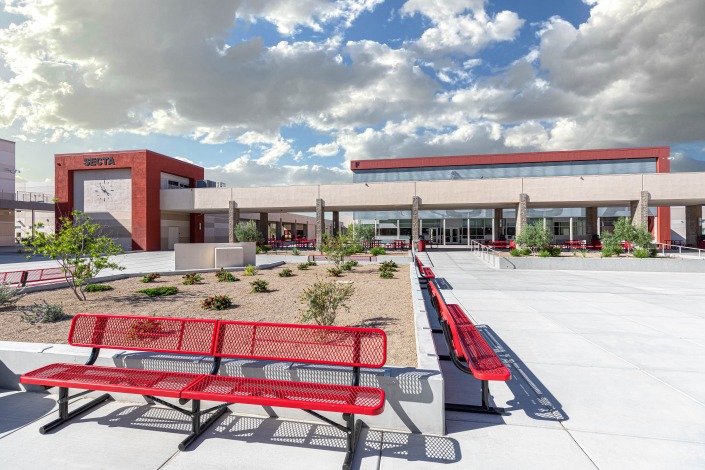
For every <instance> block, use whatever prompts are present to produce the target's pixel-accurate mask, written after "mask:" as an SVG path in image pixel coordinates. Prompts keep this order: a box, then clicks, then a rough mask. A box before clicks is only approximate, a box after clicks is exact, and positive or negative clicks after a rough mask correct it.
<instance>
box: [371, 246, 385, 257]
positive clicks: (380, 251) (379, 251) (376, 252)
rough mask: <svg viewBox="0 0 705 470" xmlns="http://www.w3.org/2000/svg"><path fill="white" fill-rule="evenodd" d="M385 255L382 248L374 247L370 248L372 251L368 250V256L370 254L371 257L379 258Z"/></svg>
mask: <svg viewBox="0 0 705 470" xmlns="http://www.w3.org/2000/svg"><path fill="white" fill-rule="evenodd" d="M386 253H387V252H386V251H384V248H382V247H381V246H375V247H374V248H372V249H371V250H370V254H371V255H372V256H381V255H384V254H386Z"/></svg>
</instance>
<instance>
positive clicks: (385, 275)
mask: <svg viewBox="0 0 705 470" xmlns="http://www.w3.org/2000/svg"><path fill="white" fill-rule="evenodd" d="M379 277H381V278H382V279H393V278H394V271H390V270H389V269H385V270H382V271H380V273H379Z"/></svg>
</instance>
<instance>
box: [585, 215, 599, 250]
mask: <svg viewBox="0 0 705 470" xmlns="http://www.w3.org/2000/svg"><path fill="white" fill-rule="evenodd" d="M599 233H600V231H599V227H598V223H597V207H586V208H585V236H586V238H587V241H588V243H590V240H592V239H593V238H594V237H596V236H597V235H598V234H599Z"/></svg>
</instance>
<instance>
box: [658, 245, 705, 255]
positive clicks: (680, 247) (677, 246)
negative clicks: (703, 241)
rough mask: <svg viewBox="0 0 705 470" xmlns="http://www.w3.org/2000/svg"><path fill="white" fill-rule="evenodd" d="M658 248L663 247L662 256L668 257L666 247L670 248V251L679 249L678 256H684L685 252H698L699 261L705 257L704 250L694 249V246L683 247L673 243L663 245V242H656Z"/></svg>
mask: <svg viewBox="0 0 705 470" xmlns="http://www.w3.org/2000/svg"><path fill="white" fill-rule="evenodd" d="M656 245H657V246H660V247H661V254H662V255H664V256H665V255H666V249H667V248H666V247H669V248H668V249H669V250H675V249H678V254H679V255H683V250H694V251H697V252H698V259H701V258H702V257H705V250H703V249H702V248H693V247H692V246H683V245H673V244H671V243H661V242H656Z"/></svg>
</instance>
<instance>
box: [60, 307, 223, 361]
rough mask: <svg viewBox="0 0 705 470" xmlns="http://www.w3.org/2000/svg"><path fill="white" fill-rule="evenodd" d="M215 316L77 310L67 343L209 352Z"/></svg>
mask: <svg viewBox="0 0 705 470" xmlns="http://www.w3.org/2000/svg"><path fill="white" fill-rule="evenodd" d="M217 324H218V322H217V321H216V320H197V319H185V318H157V317H147V316H126V315H97V314H86V313H79V314H78V315H76V316H75V317H73V321H72V322H71V329H70V330H69V344H71V345H73V346H86V347H90V348H113V349H127V350H137V351H152V352H165V353H176V354H194V355H212V354H213V346H214V342H215V332H216V326H217Z"/></svg>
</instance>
